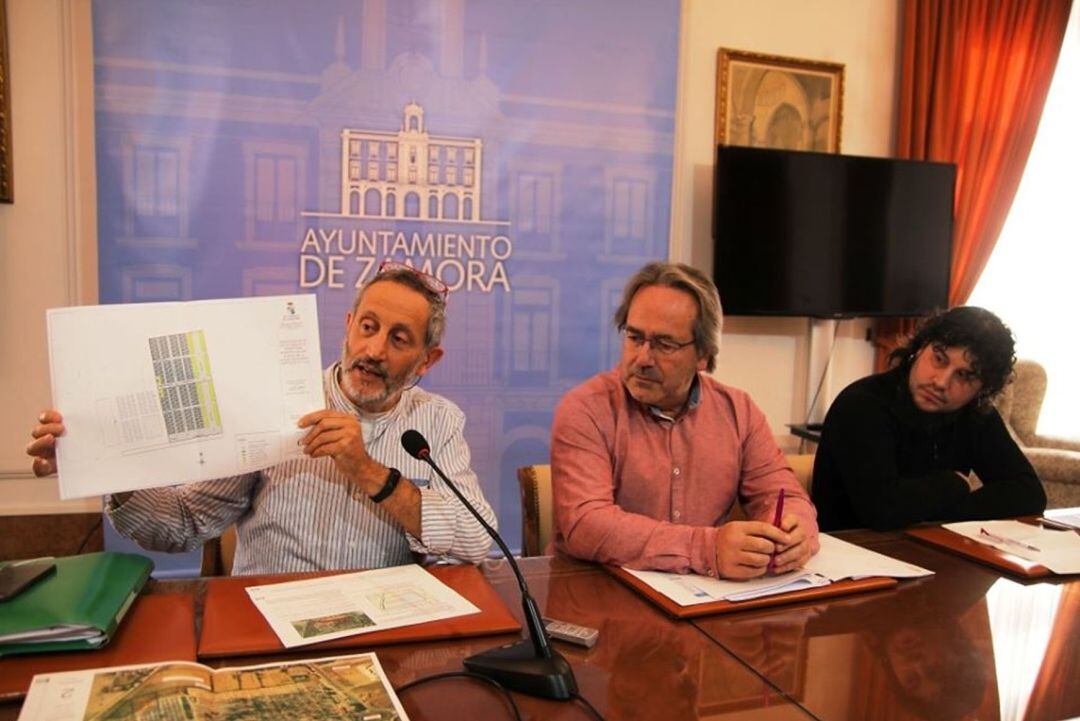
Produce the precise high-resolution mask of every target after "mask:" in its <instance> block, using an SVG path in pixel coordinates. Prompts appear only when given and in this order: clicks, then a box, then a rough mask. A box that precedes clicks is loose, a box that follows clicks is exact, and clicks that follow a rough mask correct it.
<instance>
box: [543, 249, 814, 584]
mask: <svg viewBox="0 0 1080 721" xmlns="http://www.w3.org/2000/svg"><path fill="white" fill-rule="evenodd" d="M721 323H722V316H721V308H720V296H719V294H718V292H717V290H716V286H715V285H714V284H713V282H712V280H710V279H709V278H708V277H707V276H706V275H705V274H703V273H701V272H700V271H698V270H696V269H694V268H691V267H690V266H687V265H683V264H673V263H650V264H648V265H646V266H645V267H644V268H642V269H641V270H640V271H638V272H637V274H635V275H634V277H633V278H631V279H630V281H629V283H627V286H626V288H625V290H624V292H623V298H622V304H621V305H620V306H619V309H618V310H617V311H616V313H615V325H616V326H617V327H618V329H619V331H620V333H621V334H622V338H623V348H622V359H621V360H620V362H619V365H618V367H617V368H615V369H613V370H611V371H608V372H606V373H602V374H600V375H598V376H595V377H593V378H592V379H590V380H588V381H586V382H585V383H583V384H582V385H580V386H578V387H577V388H574V389H573V390H571V391H570V392H569V393H568V394H567V395H566V396H565V397H564V398H563V400H562V401H561V403H560V404H559V407H558V408H557V409H556V411H555V421H554V425H553V428H552V441H551V465H552V468H551V471H552V493H553V496H554V506H555V546H556V548H558V549H559V550H561V551H563V552H566V553H568V554H570V555H572V556H576V557H578V558H582V559H585V560H591V561H599V562H601V563H614V564H619V565H624V566H630V567H632V568H637V569H653V570H658V571H673V572H678V573H686V572H693V573H698V574H701V575H707V576H713V577H722V578H732V579H746V578H754V577H759V576H763V575H765V574H766V573H768V572H770V571H771V572H775V573H784V572H785V571H790V570H792V569H795V568H800V567H802V566H803V565H804V564H805V563H806V562H807V560H808V559H809V558H810V557H811V556H812V555H813V554H814V553H815V552H817V549H818V539H817V522H816V513H815V511H814V506H813V505H812V504H811V503H810V499H809V497H808V496H807V494H806V491H805V490H803V488H802V486H800V485H799V482H798V481H797V480H796V479H795V474H794V473H792V471H791V468H790V467H789V466H788V464H787V462H786V461H785V459H784V455H783V453H781V451H780V449H779V448H778V447H777V446H776V443H775V441H774V440H773V436H772V433H771V431H770V430H769V425H768V423H767V422H766V420H765V416H764V414H763V413H762V412H761V411H760V410H759V409H758V407H757V406H756V405H754V402H753V401H752V400H750V397H749V396H748V395H747V394H746V393H744V392H743V391H740V390H738V389H735V388H731V387H729V386H725V385H722V384H721V383H718V382H717V381H716V380H714V379H713V378H712V377H710V376H708V375H706V373H704V372H703V371H710V372H711V371H712V370H713V369H714V368H715V367H716V354H717V351H718V349H719V334H720V327H721ZM781 491H784V494H783V497H784V498H785V500H784V501H783V511H782V513H777V508H778V506H779V505H780V498H781V493H780V492H781ZM736 502H741V503H742V505H743V507H744V508H745V510H746V512H747V515H748V517H749V518H750V519H751V520H747V521H732V520H729V516H730V513H731V510H732V508H733V507H734V505H735V503H736ZM775 516H779V518H778V519H775V520H776V523H774V517H775Z"/></svg>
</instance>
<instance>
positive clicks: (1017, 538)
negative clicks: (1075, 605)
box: [942, 521, 1080, 574]
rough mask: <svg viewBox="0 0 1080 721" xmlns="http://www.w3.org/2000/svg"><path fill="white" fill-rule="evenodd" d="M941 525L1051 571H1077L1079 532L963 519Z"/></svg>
mask: <svg viewBox="0 0 1080 721" xmlns="http://www.w3.org/2000/svg"><path fill="white" fill-rule="evenodd" d="M942 528H945V529H948V530H950V531H952V532H953V533H958V534H960V535H961V536H963V537H964V538H970V539H971V540H972V541H975V542H977V543H981V544H983V545H985V546H990V547H991V548H996V549H998V550H999V551H1004V552H1005V553H1009V554H1012V555H1013V556H1019V557H1020V558H1025V559H1027V560H1029V561H1034V562H1035V563H1038V564H1040V565H1043V566H1046V567H1047V568H1049V569H1050V570H1051V571H1053V572H1054V573H1060V574H1069V573H1080V535H1077V533H1076V532H1075V531H1057V530H1050V529H1047V528H1040V527H1039V526H1032V525H1030V524H1027V523H1021V522H1020V521H964V522H962V523H946V524H944V525H942Z"/></svg>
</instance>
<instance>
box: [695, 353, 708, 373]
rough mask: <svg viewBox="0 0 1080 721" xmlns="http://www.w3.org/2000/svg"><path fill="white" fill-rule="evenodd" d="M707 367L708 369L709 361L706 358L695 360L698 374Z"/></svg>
mask: <svg viewBox="0 0 1080 721" xmlns="http://www.w3.org/2000/svg"><path fill="white" fill-rule="evenodd" d="M708 367H709V359H708V358H706V357H705V356H698V359H697V369H698V372H699V373H700V372H701V371H703V370H705V369H706V368H708Z"/></svg>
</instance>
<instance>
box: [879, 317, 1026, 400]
mask: <svg viewBox="0 0 1080 721" xmlns="http://www.w3.org/2000/svg"><path fill="white" fill-rule="evenodd" d="M935 343H938V344H941V345H943V346H945V347H946V348H966V349H967V351H968V353H970V354H971V366H972V369H973V370H974V371H975V373H976V374H977V375H978V376H979V380H980V381H982V389H981V390H980V391H979V395H978V396H976V399H975V400H976V403H977V404H978V407H979V408H980V409H983V410H986V409H989V407H990V404H991V403H992V402H993V400H994V397H995V396H997V394H999V393H1001V391H1002V389H1003V388H1004V387H1005V386H1006V384H1008V383H1009V382H1010V381H1011V380H1012V376H1013V366H1014V365H1015V364H1016V342H1015V340H1014V339H1013V334H1012V331H1011V330H1009V326H1007V325H1005V324H1004V323H1003V322H1001V319H1000V318H998V317H997V316H996V315H994V314H993V313H991V312H990V311H988V310H986V309H984V308H979V307H977V306H973V305H962V306H958V307H956V308H950V309H949V310H946V311H941V312H939V313H936V314H934V315H932V316H930V317H929V318H927V319H926V320H924V321H923V322H922V324H920V325H919V327H918V328H917V329H916V330H915V334H914V335H913V336H911V338H909V339H908V342H907V343H906V344H905V345H902V346H900V347H899V348H897V349H896V350H894V351H893V352H892V353H890V354H889V362H890V364H892V365H893V366H900V367H901V368H903V369H904V370H905V372H906V371H908V370H910V369H911V364H912V363H913V362H914V361H915V356H916V355H918V353H919V351H921V350H922V349H923V348H925V347H926V346H928V345H931V344H935Z"/></svg>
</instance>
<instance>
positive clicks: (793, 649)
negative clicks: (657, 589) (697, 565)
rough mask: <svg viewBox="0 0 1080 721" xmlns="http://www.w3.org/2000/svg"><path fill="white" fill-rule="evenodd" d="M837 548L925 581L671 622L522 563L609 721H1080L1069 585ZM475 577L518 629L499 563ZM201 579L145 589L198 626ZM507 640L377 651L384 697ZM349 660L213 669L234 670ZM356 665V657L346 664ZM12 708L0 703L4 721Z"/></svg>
mask: <svg viewBox="0 0 1080 721" xmlns="http://www.w3.org/2000/svg"><path fill="white" fill-rule="evenodd" d="M840 535H841V536H842V537H844V538H845V539H846V540H849V541H852V542H855V543H858V544H860V545H864V546H866V547H869V548H873V549H874V550H878V551H880V552H882V553H886V554H889V555H891V556H894V557H896V558H901V559H903V560H906V561H910V562H912V563H916V564H918V565H921V566H924V567H926V568H929V569H931V570H933V571H935V572H936V575H934V576H932V577H929V578H926V579H921V580H918V581H907V582H903V583H901V584H900V586H899V587H898V588H896V589H892V590H885V591H877V592H872V593H868V594H861V595H856V596H848V597H839V598H835V599H831V600H828V601H822V602H817V603H814V602H810V603H802V604H796V605H788V606H779V607H776V608H773V609H768V610H763V611H748V612H740V613H735V614H727V615H722V616H711V617H705V618H700V619H696V620H694V621H677V620H673V619H670V618H668V617H667V616H666V615H664V613H663V612H661V611H660V610H658V609H656V608H655V607H654V606H652V605H651V604H650V603H649V602H647V601H646V600H644V599H643V598H642V597H640V596H639V595H638V594H637V593H636V592H634V591H632V590H630V589H629V588H627V587H625V586H623V585H622V584H621V583H620V582H619V581H617V580H616V579H614V578H613V577H611V576H610V575H608V574H607V573H606V572H605V571H604V570H603V569H601V568H599V567H597V566H595V565H590V564H585V563H580V562H577V561H572V560H569V559H564V558H557V557H556V558H552V557H543V558H528V559H522V561H521V565H522V569H523V571H524V573H525V575H526V577H527V579H528V582H529V585H530V588H531V590H532V593H533V595H534V596H535V597H536V600H537V602H538V603H539V605H540V607H541V609H542V610H543V612H544V614H545V615H548V616H551V617H555V618H561V619H565V620H569V621H573V622H575V623H580V624H583V625H586V626H592V627H594V628H598V629H600V637H599V641H598V642H597V644H596V646H594V647H593V648H592V649H588V650H586V649H582V648H579V647H576V646H569V645H567V644H564V643H560V642H556V644H557V647H558V648H559V650H560V651H561V652H562V653H563V655H565V656H566V658H567V659H568V660H569V661H570V663H571V665H572V666H573V667H574V672H575V674H576V676H577V680H578V685H579V687H580V691H581V693H582V695H583V696H585V697H586V698H587V699H588V700H589V701H590V702H591V703H592V704H593V705H594V706H596V707H597V709H598V710H599V711H600V712H601V713H602V714H603V715H604V717H605V718H606V719H609V720H610V721H616V720H618V719H650V718H651V719H709V718H717V719H720V718H723V719H742V718H746V719H751V718H753V719H767V720H768V719H812V718H818V719H829V720H832V719H884V720H889V721H891V720H894V719H895V720H898V721H904V720H906V719H939V718H941V719H944V718H978V719H983V720H986V719H999V718H1000V719H1018V720H1019V719H1033V720H1034V719H1061V718H1069V717H1072V716H1076V715H1080V580H1074V581H1072V582H1070V581H1069V580H1068V579H1067V578H1066V579H1064V580H1063V579H1052V580H1049V581H1039V582H1031V581H1022V580H1016V579H1012V578H1010V577H1007V576H1005V575H1003V574H1001V573H998V572H996V571H994V570H993V569H990V568H987V567H983V566H980V565H978V564H975V563H973V562H971V561H967V560H965V559H962V558H959V557H957V556H953V555H951V554H949V553H947V552H945V551H942V550H939V549H936V548H932V547H930V546H927V545H923V544H922V543H920V542H918V541H916V540H914V539H910V538H906V537H904V536H903V535H902V534H896V533H888V534H882V533H872V532H868V531H856V532H847V533H843V534H840ZM483 572H484V574H485V576H486V577H487V578H488V580H489V581H490V582H491V584H492V585H493V587H494V588H495V589H496V591H497V592H498V593H499V595H500V596H501V597H502V598H503V599H504V601H505V602H506V604H507V606H508V607H509V608H510V609H511V610H512V611H513V612H514V613H515V615H516V616H517V617H518V618H519V619H520V603H519V598H518V591H517V584H516V582H515V581H514V579H513V576H512V574H511V573H510V571H509V568H508V567H507V564H506V563H505V562H503V561H490V562H486V563H485V564H484V566H483ZM205 589H206V581H205V580H203V579H195V580H190V581H154V582H151V584H150V585H149V587H148V591H147V592H148V593H151V594H159V593H178V592H179V593H190V594H192V595H193V596H194V597H195V602H196V618H197V619H198V618H200V617H201V609H202V598H203V596H204V594H205ZM510 640H513V638H512V637H511V636H508V635H502V636H487V637H479V638H469V639H454V640H447V641H438V642H423V643H409V644H398V645H391V646H381V647H379V646H377V647H374V648H372V649H362V650H373V651H375V652H376V653H377V654H378V656H379V659H380V661H381V663H382V665H383V668H384V669H385V670H386V672H387V675H388V676H389V678H390V681H391V683H392V684H393V686H394V687H395V688H398V687H400V686H402V685H403V684H406V683H408V682H410V681H413V680H415V679H418V678H423V677H426V676H430V675H432V674H436V673H442V672H446V671H459V670H461V668H462V667H461V660H462V659H463V658H464V657H465V656H468V655H470V654H473V653H476V652H479V651H482V650H485V649H488V648H491V647H493V646H495V645H498V644H500V643H506V642H508V641H510ZM349 652H350V651H334V652H332V653H327V652H322V653H317V652H312V651H308V652H306V653H305V652H300V653H293V654H287V655H277V656H263V657H244V658H236V659H221V660H219V659H214V660H212V661H209V662H207V663H208V664H209V665H213V666H242V665H251V664H256V663H265V662H271V661H281V660H287V659H290V658H291V659H296V658H302V657H305V656H307V657H314V656H316V655H332V654H337V653H349ZM357 652H359V651H357ZM514 696H515V699H516V700H517V702H518V705H519V707H520V708H521V711H522V714H523V717H524V718H527V719H537V720H539V719H545V720H547V719H552V720H562V719H565V720H571V719H589V718H591V716H590V714H589V713H588V712H587V711H586V710H585V709H584V708H583V707H582V706H581V705H580V704H579V703H576V702H566V703H562V702H555V701H547V700H542V699H534V698H531V697H527V696H523V695H521V694H515V695H514ZM401 699H402V703H403V705H404V707H405V709H406V711H407V712H408V714H409V716H410V718H412V719H415V720H416V721H423V720H424V719H469V720H470V721H474V720H475V719H485V720H487V719H502V718H506V719H510V718H512V715H511V712H510V709H509V708H508V707H507V706H506V705H505V701H504V700H503V698H502V697H501V696H500V695H499V694H498V693H496V692H495V691H493V690H490V689H489V687H487V686H486V685H483V684H479V683H476V682H474V681H470V680H467V679H449V680H442V681H435V682H432V683H429V684H425V685H422V686H418V687H416V688H413V689H409V690H406V691H405V692H403V693H402V694H401ZM18 711H19V703H18V702H14V703H4V704H0V721H7V720H8V719H15V718H17V716H18Z"/></svg>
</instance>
